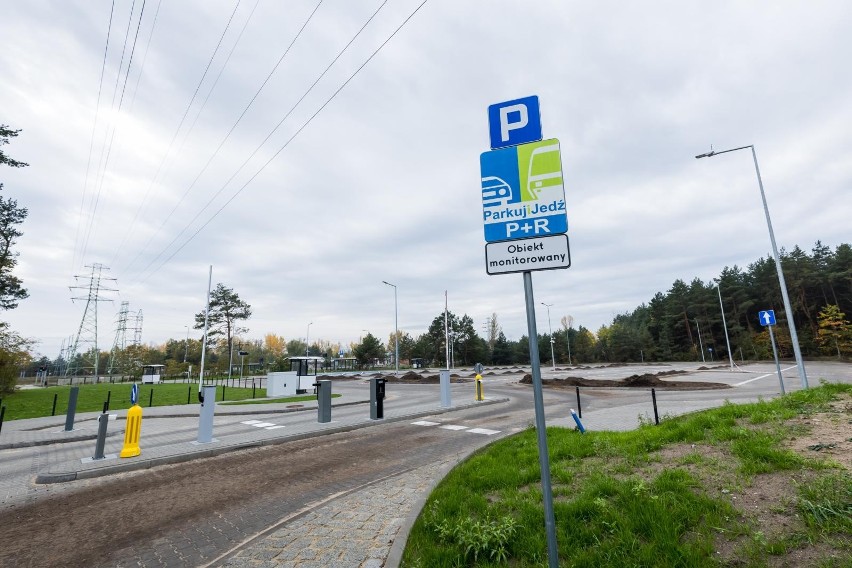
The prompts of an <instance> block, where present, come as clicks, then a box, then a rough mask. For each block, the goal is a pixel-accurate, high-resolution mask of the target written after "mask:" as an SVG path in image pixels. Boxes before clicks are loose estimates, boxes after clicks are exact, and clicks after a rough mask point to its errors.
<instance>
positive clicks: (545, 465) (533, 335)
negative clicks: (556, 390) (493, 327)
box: [524, 272, 559, 568]
mask: <svg viewBox="0 0 852 568" xmlns="http://www.w3.org/2000/svg"><path fill="white" fill-rule="evenodd" d="M524 296H525V297H526V305H527V330H528V334H529V341H530V364H531V366H532V381H533V400H534V401H535V429H536V435H537V436H538V461H539V464H540V465H541V491H542V495H543V497H544V528H545V531H546V532H547V558H548V566H549V567H550V568H558V566H559V549H558V548H557V546H556V519H555V517H554V515H553V491H552V490H551V487H550V457H549V454H548V450H547V429H546V426H545V423H544V397H543V396H542V392H541V391H542V388H541V366H540V365H539V355H538V332H537V331H536V325H535V301H534V299H533V286H532V273H531V272H524Z"/></svg>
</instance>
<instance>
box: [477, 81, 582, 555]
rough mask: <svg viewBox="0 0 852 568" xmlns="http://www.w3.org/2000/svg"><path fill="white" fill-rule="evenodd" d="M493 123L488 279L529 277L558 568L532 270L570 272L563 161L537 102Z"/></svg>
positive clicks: (492, 116)
mask: <svg viewBox="0 0 852 568" xmlns="http://www.w3.org/2000/svg"><path fill="white" fill-rule="evenodd" d="M488 121H489V132H490V139H491V151H489V152H484V153H483V154H481V155H480V159H479V163H480V172H481V191H482V220H483V224H484V230H485V241H486V245H485V266H486V272H487V273H488V274H489V275H495V274H511V273H517V272H521V273H523V280H524V297H525V303H526V311H527V329H528V336H529V350H530V365H531V367H532V382H533V401H534V404H535V428H536V436H537V438H538V458H539V465H540V467H541V489H542V497H543V500H544V526H545V530H546V533H547V558H548V566H549V568H557V567H558V566H559V549H558V547H557V543H556V521H555V517H554V513H553V491H552V489H551V485H550V457H549V452H548V449H547V429H546V424H545V420H544V397H543V396H542V386H541V365H540V361H539V353H538V332H537V330H536V321H535V299H534V297H533V285H532V271H534V270H553V269H560V268H568V267H570V266H571V254H570V251H569V249H568V236H567V234H566V233H567V232H568V217H567V214H566V209H565V189H564V183H563V178H562V157H561V154H560V148H559V140H556V139H550V140H542V129H541V115H540V112H539V104H538V97H535V96H533V97H526V98H522V99H516V100H512V101H506V102H502V103H497V104H493V105H491V106H489V107H488Z"/></svg>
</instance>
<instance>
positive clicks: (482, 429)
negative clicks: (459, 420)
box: [468, 428, 500, 436]
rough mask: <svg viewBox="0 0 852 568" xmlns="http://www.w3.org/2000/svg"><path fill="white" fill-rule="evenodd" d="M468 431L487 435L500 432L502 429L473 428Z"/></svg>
mask: <svg viewBox="0 0 852 568" xmlns="http://www.w3.org/2000/svg"><path fill="white" fill-rule="evenodd" d="M468 432H473V433H474V434H485V435H486V436H493V435H494V434H499V433H500V430H489V429H488V428H471V429H470V430H468Z"/></svg>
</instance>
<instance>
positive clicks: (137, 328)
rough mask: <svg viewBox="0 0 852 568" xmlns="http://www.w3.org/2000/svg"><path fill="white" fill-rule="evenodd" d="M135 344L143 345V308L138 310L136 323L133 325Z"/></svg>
mask: <svg viewBox="0 0 852 568" xmlns="http://www.w3.org/2000/svg"><path fill="white" fill-rule="evenodd" d="M133 345H136V346H139V345H142V310H139V311H138V312H136V325H134V326H133Z"/></svg>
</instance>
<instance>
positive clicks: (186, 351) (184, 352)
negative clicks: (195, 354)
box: [183, 325, 189, 363]
mask: <svg viewBox="0 0 852 568" xmlns="http://www.w3.org/2000/svg"><path fill="white" fill-rule="evenodd" d="M183 327H185V328H186V343H184V346H183V362H184V363H186V357H187V355H188V354H189V326H188V325H185V326H183Z"/></svg>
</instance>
